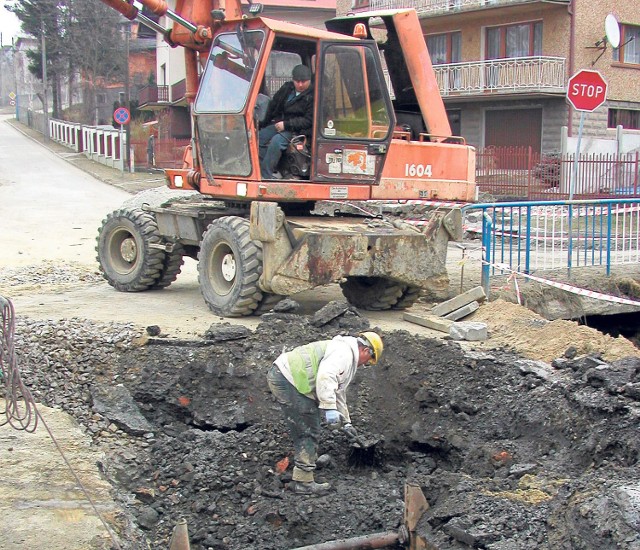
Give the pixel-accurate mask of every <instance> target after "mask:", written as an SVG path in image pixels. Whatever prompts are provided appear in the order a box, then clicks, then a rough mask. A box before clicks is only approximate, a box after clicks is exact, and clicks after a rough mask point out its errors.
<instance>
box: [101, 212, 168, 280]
mask: <svg viewBox="0 0 640 550" xmlns="http://www.w3.org/2000/svg"><path fill="white" fill-rule="evenodd" d="M97 242H98V245H97V246H96V252H97V253H98V257H97V260H98V263H99V265H100V271H101V272H102V276H103V277H104V278H105V279H106V280H107V282H108V283H109V284H110V285H111V286H112V287H113V288H115V289H116V290H119V291H121V292H140V291H142V290H147V289H149V288H151V287H152V286H154V285H155V284H156V282H157V281H158V279H159V277H160V274H161V272H162V269H163V265H164V262H165V252H164V250H162V249H161V248H155V247H154V246H153V245H160V244H161V243H162V239H161V237H160V233H159V231H158V226H157V224H156V221H155V219H154V218H153V216H152V215H151V214H149V213H148V212H145V211H144V210H142V209H140V208H122V209H120V210H116V211H114V212H112V213H111V214H109V215H108V216H107V217H106V218H105V219H104V220H103V222H102V227H101V228H100V230H99V231H98V238H97Z"/></svg>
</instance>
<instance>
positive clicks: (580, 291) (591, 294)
mask: <svg viewBox="0 0 640 550" xmlns="http://www.w3.org/2000/svg"><path fill="white" fill-rule="evenodd" d="M483 263H484V264H485V265H486V264H487V262H485V261H483ZM489 265H490V266H492V267H494V268H496V269H500V270H503V271H509V272H511V273H513V274H515V275H520V276H522V277H526V278H527V279H531V280H532V281H536V282H538V283H542V284H545V285H548V286H552V287H555V288H559V289H560V290H565V291H567V292H571V293H572V294H577V295H578V296H587V297H588V298H595V299H596V300H602V301H604V302H612V303H615V304H624V305H627V306H636V307H640V301H638V300H629V299H628V298H620V297H618V296H611V295H609V294H603V293H602V292H596V291H595V290H587V289H586V288H580V287H578V286H573V285H568V284H566V283H558V282H556V281H551V280H550V279H543V278H542V277H536V276H535V275H528V274H527V273H522V272H520V271H516V270H514V269H511V268H510V267H509V266H508V265H506V264H489Z"/></svg>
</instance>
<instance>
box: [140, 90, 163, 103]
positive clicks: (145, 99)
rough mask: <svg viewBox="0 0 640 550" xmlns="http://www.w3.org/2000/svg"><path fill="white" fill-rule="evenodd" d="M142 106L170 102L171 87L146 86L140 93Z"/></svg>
mask: <svg viewBox="0 0 640 550" xmlns="http://www.w3.org/2000/svg"><path fill="white" fill-rule="evenodd" d="M138 98H139V101H140V105H146V104H147V103H166V102H168V101H169V86H145V87H144V88H140V91H139V92H138Z"/></svg>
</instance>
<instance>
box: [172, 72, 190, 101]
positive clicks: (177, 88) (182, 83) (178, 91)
mask: <svg viewBox="0 0 640 550" xmlns="http://www.w3.org/2000/svg"><path fill="white" fill-rule="evenodd" d="M186 93H187V81H186V79H184V78H183V79H182V80H179V81H178V82H176V83H175V84H172V85H171V101H172V102H173V103H175V102H176V101H180V100H181V99H184V96H185V95H186Z"/></svg>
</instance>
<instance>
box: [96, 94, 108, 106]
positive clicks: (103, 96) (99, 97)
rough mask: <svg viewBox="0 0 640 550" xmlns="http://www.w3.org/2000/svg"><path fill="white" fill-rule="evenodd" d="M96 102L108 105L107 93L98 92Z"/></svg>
mask: <svg viewBox="0 0 640 550" xmlns="http://www.w3.org/2000/svg"><path fill="white" fill-rule="evenodd" d="M96 103H97V104H98V105H106V104H107V95H106V94H96Z"/></svg>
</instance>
